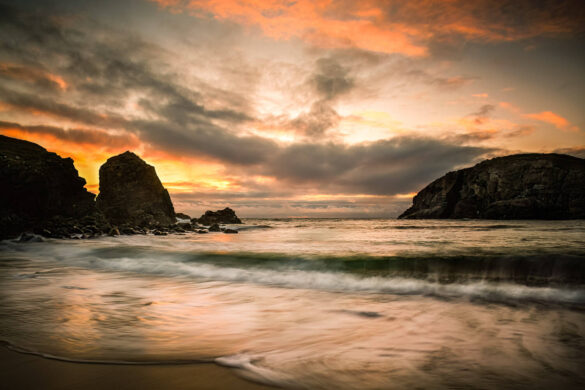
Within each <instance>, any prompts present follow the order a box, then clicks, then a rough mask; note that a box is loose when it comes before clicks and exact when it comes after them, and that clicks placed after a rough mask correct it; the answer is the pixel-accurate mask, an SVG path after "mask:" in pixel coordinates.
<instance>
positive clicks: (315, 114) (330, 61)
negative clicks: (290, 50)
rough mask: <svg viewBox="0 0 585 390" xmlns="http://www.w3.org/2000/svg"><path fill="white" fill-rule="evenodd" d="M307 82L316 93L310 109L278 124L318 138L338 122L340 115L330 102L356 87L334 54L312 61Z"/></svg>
mask: <svg viewBox="0 0 585 390" xmlns="http://www.w3.org/2000/svg"><path fill="white" fill-rule="evenodd" d="M308 85H309V86H310V87H311V88H312V89H314V93H315V95H316V100H315V101H314V102H313V103H312V104H311V108H310V110H309V111H306V112H303V113H301V114H300V115H298V116H297V117H296V118H293V119H291V120H288V121H285V122H281V126H282V127H284V128H290V129H292V130H294V131H295V132H297V133H299V134H302V135H304V136H306V137H307V138H318V137H321V136H323V134H325V133H326V132H327V131H328V130H330V129H332V128H335V127H336V126H337V125H338V124H339V121H340V119H341V117H340V115H339V114H338V113H337V111H336V110H335V108H333V104H334V103H335V100H336V99H338V98H339V97H340V96H342V95H344V94H347V93H348V92H349V91H351V90H352V89H353V88H354V87H355V81H354V78H353V77H351V76H350V69H349V68H348V67H346V66H343V65H342V64H341V63H340V61H338V59H337V58H335V57H334V56H329V57H323V58H319V59H318V60H317V61H316V62H315V71H314V73H313V75H312V76H311V77H310V78H309V80H308Z"/></svg>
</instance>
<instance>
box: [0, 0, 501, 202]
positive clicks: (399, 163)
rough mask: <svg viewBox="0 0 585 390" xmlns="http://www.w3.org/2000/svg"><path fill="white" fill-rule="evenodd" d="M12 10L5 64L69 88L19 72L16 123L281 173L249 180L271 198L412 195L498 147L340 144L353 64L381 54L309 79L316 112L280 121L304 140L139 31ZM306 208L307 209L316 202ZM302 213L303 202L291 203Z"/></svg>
mask: <svg viewBox="0 0 585 390" xmlns="http://www.w3.org/2000/svg"><path fill="white" fill-rule="evenodd" d="M4 11H6V12H5V13H2V12H0V38H2V39H1V40H0V42H1V43H0V44H1V45H2V49H3V53H4V56H5V57H6V61H3V63H10V64H18V66H19V67H21V68H22V69H24V68H26V69H42V70H43V72H46V74H53V75H58V76H59V77H60V78H61V79H62V80H63V81H64V82H65V83H66V85H67V88H66V89H61V88H59V87H55V88H49V89H43V90H41V89H40V88H39V87H38V85H37V84H36V81H33V82H30V81H29V79H25V78H23V77H20V78H18V77H16V76H15V74H16V73H15V71H11V72H8V73H10V74H9V76H10V77H12V79H13V80H15V83H16V84H6V85H2V86H1V87H0V102H2V103H3V105H5V106H8V107H10V109H11V110H10V113H9V116H10V118H11V119H7V118H6V116H5V115H6V113H4V112H3V113H2V114H1V115H2V116H1V118H2V120H3V121H4V123H3V125H4V126H6V128H13V129H14V128H16V129H18V130H19V131H22V132H27V133H29V134H44V135H50V136H51V137H55V138H58V139H60V140H64V141H67V142H70V143H79V144H81V143H88V144H93V145H98V144H101V145H112V146H113V145H120V146H121V145H126V144H129V145H136V144H138V146H137V147H140V148H143V149H148V150H157V151H160V152H162V153H165V154H166V155H171V156H176V158H177V159H178V158H181V157H185V158H199V159H201V160H206V161H213V162H216V163H219V164H220V165H221V166H222V167H223V169H224V171H223V172H220V174H223V175H225V176H236V177H250V176H254V175H258V176H263V177H267V178H270V180H271V181H270V184H267V185H266V186H264V187H255V186H254V185H253V184H249V183H248V184H242V185H243V186H248V188H252V189H255V188H256V189H258V192H269V193H276V192H287V191H285V190H288V192H289V193H291V192H292V193H300V192H304V193H307V192H310V191H321V193H330V194H368V195H380V196H392V195H395V194H404V193H410V192H413V191H416V190H418V189H420V188H422V187H423V186H425V185H426V184H428V183H429V182H430V181H431V180H433V179H435V178H437V177H439V176H441V175H443V174H444V173H445V172H447V171H448V170H452V169H455V168H457V167H459V166H463V165H468V164H471V163H473V162H474V161H476V160H477V159H478V158H480V157H481V156H482V155H484V154H485V153H488V152H490V149H487V148H481V147H471V146H462V145H461V144H459V143H458V142H454V141H453V140H447V139H431V138H421V137H409V136H401V137H395V138H392V139H385V140H379V141H375V142H370V143H361V144H352V145H349V144H345V143H342V142H340V141H335V142H332V141H331V140H332V139H335V137H331V136H330V134H329V133H328V132H330V131H331V129H334V128H335V127H336V125H337V123H338V121H339V119H340V115H339V113H338V112H337V111H336V109H335V105H336V104H337V103H338V102H339V101H340V100H341V99H344V98H347V97H348V96H349V95H351V94H352V93H354V91H355V89H356V88H357V86H358V85H359V80H358V79H356V78H355V75H354V68H353V67H352V66H358V65H357V64H356V63H355V62H353V63H352V62H351V61H371V60H372V59H371V58H370V59H367V60H365V59H363V58H358V59H350V58H349V56H348V58H342V57H337V56H332V55H329V56H326V57H322V58H319V59H318V60H316V61H315V63H314V68H313V71H312V73H311V74H310V75H309V76H308V77H307V78H305V79H301V80H300V83H301V84H302V85H303V87H304V88H308V89H309V90H310V91H309V93H308V96H309V99H308V100H307V101H308V103H307V106H308V107H307V108H308V109H307V111H305V112H304V113H301V114H299V115H297V116H296V117H293V118H290V117H288V116H285V117H283V118H280V119H282V124H283V125H284V126H289V128H290V129H293V131H296V132H297V133H298V134H302V135H303V136H304V137H303V138H302V142H296V143H294V142H293V143H283V142H279V141H276V140H274V139H270V138H266V137H261V136H258V135H254V133H253V132H251V131H249V130H248V128H247V126H252V124H254V123H257V122H262V118H258V116H257V115H256V113H255V112H254V109H253V108H251V106H252V105H246V104H240V103H238V102H243V101H245V100H246V97H247V96H248V93H249V91H248V90H226V89H221V88H219V87H217V86H216V85H213V83H212V82H206V80H205V79H202V78H198V77H197V76H196V75H195V76H193V78H186V77H184V76H183V75H182V74H181V73H180V72H176V71H173V68H172V67H171V65H170V64H169V63H167V62H166V61H165V60H166V59H167V58H169V53H168V52H167V51H166V50H164V49H162V48H160V47H156V46H154V45H151V44H148V43H145V42H143V41H142V40H141V39H139V38H137V37H135V36H132V35H131V34H126V35H124V38H125V39H123V40H122V39H119V37H120V36H121V35H120V32H118V31H115V30H110V29H107V28H105V27H103V26H100V25H98V24H96V23H90V22H87V21H86V20H84V19H80V18H77V19H76V18H72V19H68V18H63V19H55V18H52V17H50V16H47V15H44V14H42V13H40V12H38V13H34V12H28V11H27V12H25V11H17V10H14V9H13V8H6V9H4ZM6 15H8V16H6ZM11 37H14V39H12V38H11ZM4 38H6V39H4ZM8 38H11V39H8ZM226 66H227V65H226ZM234 66H237V64H236V65H234ZM39 74H41V73H39ZM42 74H45V73H42ZM7 77H8V76H7ZM429 80H432V78H430V79H429ZM462 82H464V81H462V79H461V78H455V79H449V78H446V79H445V80H443V81H434V83H435V84H436V85H438V86H439V85H440V86H442V87H445V88H450V86H452V85H461V83H462ZM31 113H34V115H31ZM16 117H18V118H19V119H18V120H17V119H12V118H16ZM33 122H34V123H33ZM39 122H40V123H43V122H44V123H50V124H54V123H55V122H56V123H60V125H58V126H57V125H46V124H44V123H43V124H42V125H39V124H38V123H39ZM64 123H65V124H64ZM324 134H325V135H327V137H322V136H323V135H324ZM283 189H285V190H283ZM250 202H251V201H250ZM249 204H251V203H249ZM298 205H300V206H302V207H301V209H303V210H304V209H307V210H308V209H311V208H312V207H314V206H315V205H317V203H314V204H301V203H298ZM318 205H319V206H318V207H321V208H322V207H324V204H323V203H319V204H318ZM330 205H331V204H330ZM274 206H275V207H276V206H277V202H276V201H275V202H274ZM266 207H268V206H266ZM315 207H316V206H315ZM327 207H329V205H328V206H327ZM335 207H336V208H333V210H339V209H341V208H349V205H348V204H346V205H344V204H341V203H339V204H337V205H336V206H335ZM294 208H297V209H298V207H293V206H292V205H291V206H290V209H294ZM328 210H331V209H328ZM297 212H298V210H297Z"/></svg>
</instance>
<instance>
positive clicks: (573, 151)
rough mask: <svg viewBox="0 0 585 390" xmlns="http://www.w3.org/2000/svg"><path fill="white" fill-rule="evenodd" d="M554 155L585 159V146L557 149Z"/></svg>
mask: <svg viewBox="0 0 585 390" xmlns="http://www.w3.org/2000/svg"><path fill="white" fill-rule="evenodd" d="M552 153H562V154H568V155H571V156H575V157H579V158H583V159H585V146H576V147H574V148H561V149H555V150H553V151H552Z"/></svg>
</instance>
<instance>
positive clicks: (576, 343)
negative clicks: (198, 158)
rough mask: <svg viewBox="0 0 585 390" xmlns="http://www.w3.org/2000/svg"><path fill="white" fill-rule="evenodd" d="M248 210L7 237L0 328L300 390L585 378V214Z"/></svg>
mask: <svg viewBox="0 0 585 390" xmlns="http://www.w3.org/2000/svg"><path fill="white" fill-rule="evenodd" d="M244 222H245V223H244V225H241V226H236V228H237V229H239V231H240V232H239V234H222V233H210V234H194V233H187V234H174V235H169V236H142V235H139V236H121V237H103V238H99V239H90V240H46V241H45V242H38V243H18V242H15V241H2V242H0V340H1V341H2V342H3V343H5V344H7V345H9V346H10V347H11V348H13V349H16V350H20V351H25V352H29V353H36V354H39V355H42V356H46V357H52V358H59V359H64V360H71V361H83V362H110V363H115V364H136V363H140V364H145V363H148V364H168V363H193V364H196V363H197V362H202V361H214V362H216V363H218V364H221V365H226V366H229V367H234V368H236V369H237V372H238V373H239V374H240V375H242V376H244V377H246V378H248V379H251V380H255V381H260V382H263V383H268V384H272V385H275V386H279V387H284V388H293V389H298V388H301V389H303V388H306V389H404V388H421V389H443V388H444V389H452V388H474V389H494V388H498V389H501V388H509V389H541V388H542V389H545V388H547V389H548V388H583V386H585V370H583V367H585V221H402V220H351V219H277V220H275V219H272V220H269V219H262V220H260V219H258V220H253V219H248V220H245V221H244ZM193 380H194V383H196V380H197V378H193Z"/></svg>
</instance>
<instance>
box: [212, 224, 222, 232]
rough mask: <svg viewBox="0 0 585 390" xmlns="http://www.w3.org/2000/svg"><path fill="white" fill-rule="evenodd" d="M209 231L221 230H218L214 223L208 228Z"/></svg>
mask: <svg viewBox="0 0 585 390" xmlns="http://www.w3.org/2000/svg"><path fill="white" fill-rule="evenodd" d="M209 231H210V232H221V229H220V228H219V225H218V224H217V223H214V224H212V225H211V226H210V227H209Z"/></svg>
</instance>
